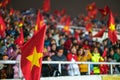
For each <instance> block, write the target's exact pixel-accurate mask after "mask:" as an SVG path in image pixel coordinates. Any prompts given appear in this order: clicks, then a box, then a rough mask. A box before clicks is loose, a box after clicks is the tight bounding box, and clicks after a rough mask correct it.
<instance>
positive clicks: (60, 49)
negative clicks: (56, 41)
mask: <svg viewBox="0 0 120 80" xmlns="http://www.w3.org/2000/svg"><path fill="white" fill-rule="evenodd" d="M63 51H64V50H63V48H62V47H60V46H59V47H57V56H60V57H61V56H62V55H63Z"/></svg>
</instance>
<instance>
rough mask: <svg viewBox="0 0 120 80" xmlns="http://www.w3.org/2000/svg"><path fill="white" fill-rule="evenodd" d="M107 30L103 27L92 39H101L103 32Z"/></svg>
mask: <svg viewBox="0 0 120 80" xmlns="http://www.w3.org/2000/svg"><path fill="white" fill-rule="evenodd" d="M106 29H107V28H106V27H104V28H103V29H101V30H100V31H99V32H98V33H96V34H95V35H94V36H93V37H99V38H102V37H103V34H104V32H105V30H106Z"/></svg>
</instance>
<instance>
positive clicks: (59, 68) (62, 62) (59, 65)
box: [0, 60, 120, 75]
mask: <svg viewBox="0 0 120 80" xmlns="http://www.w3.org/2000/svg"><path fill="white" fill-rule="evenodd" d="M0 63H2V64H19V65H20V61H15V60H0ZM42 64H58V70H59V71H60V72H61V65H62V64H88V74H89V75H90V65H92V64H93V65H96V64H98V65H100V64H107V65H110V73H111V74H113V65H120V63H119V62H68V61H42ZM19 70H20V67H19Z"/></svg>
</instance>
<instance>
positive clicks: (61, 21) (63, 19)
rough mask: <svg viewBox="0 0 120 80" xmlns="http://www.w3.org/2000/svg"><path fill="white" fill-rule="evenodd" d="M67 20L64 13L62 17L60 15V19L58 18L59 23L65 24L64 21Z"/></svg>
mask: <svg viewBox="0 0 120 80" xmlns="http://www.w3.org/2000/svg"><path fill="white" fill-rule="evenodd" d="M66 20H67V16H66V15H64V16H63V17H61V19H60V24H63V25H64V24H65V21H66Z"/></svg>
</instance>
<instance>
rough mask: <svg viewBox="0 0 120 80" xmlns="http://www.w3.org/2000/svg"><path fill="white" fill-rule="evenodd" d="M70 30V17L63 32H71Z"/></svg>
mask: <svg viewBox="0 0 120 80" xmlns="http://www.w3.org/2000/svg"><path fill="white" fill-rule="evenodd" d="M69 28H70V16H68V17H67V19H66V23H65V26H64V29H63V31H65V32H69Z"/></svg>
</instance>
